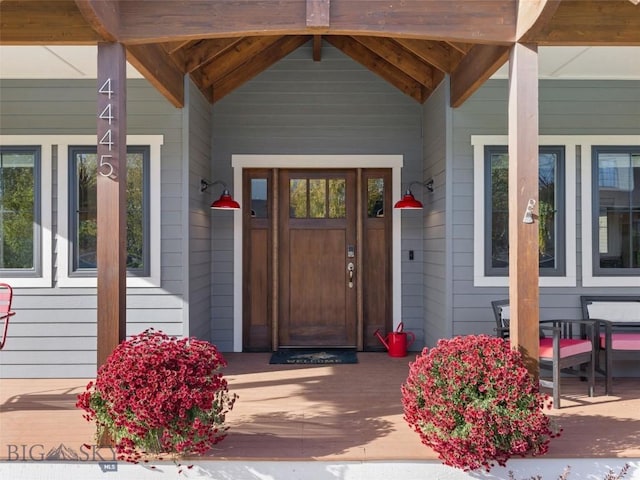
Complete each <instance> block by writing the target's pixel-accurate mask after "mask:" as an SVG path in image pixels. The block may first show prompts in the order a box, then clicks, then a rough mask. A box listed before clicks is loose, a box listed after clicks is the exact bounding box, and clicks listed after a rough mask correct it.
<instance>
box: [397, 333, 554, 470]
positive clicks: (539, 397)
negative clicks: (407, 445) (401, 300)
mask: <svg viewBox="0 0 640 480" xmlns="http://www.w3.org/2000/svg"><path fill="white" fill-rule="evenodd" d="M402 403H403V406H404V418H405V420H406V421H407V423H408V424H409V425H410V426H411V427H412V428H413V429H414V430H415V431H416V432H417V433H418V434H419V435H420V437H421V439H422V443H424V444H425V445H427V446H429V447H431V448H432V449H433V450H435V451H436V452H437V453H438V456H439V458H440V459H441V460H442V461H443V463H444V464H446V465H450V466H453V467H457V468H460V469H463V470H475V469H478V468H484V469H486V470H487V471H488V470H490V469H491V467H492V466H494V464H495V463H497V464H498V465H505V464H506V462H507V460H508V459H509V458H510V457H512V456H525V455H542V454H544V453H546V452H547V450H548V448H549V442H550V439H551V438H553V437H554V436H556V435H557V434H556V433H554V432H553V431H552V428H551V424H550V419H549V417H548V416H547V415H545V413H544V407H545V404H547V406H549V403H548V396H547V395H544V394H542V393H540V392H539V388H538V385H537V383H536V382H535V381H534V379H533V377H532V376H531V375H530V374H529V372H528V371H527V369H526V368H525V366H524V363H523V361H522V357H521V355H520V353H518V352H517V351H515V350H513V349H511V347H510V345H509V342H508V340H504V339H502V338H497V337H490V336H486V335H478V336H476V335H469V336H461V337H455V338H452V339H443V340H440V341H439V342H438V344H437V346H436V347H435V348H433V349H431V350H429V349H426V348H425V349H424V350H423V351H422V353H421V354H420V355H418V356H417V357H416V361H415V362H413V363H411V364H410V370H409V376H408V378H407V381H406V383H405V384H404V385H402Z"/></svg>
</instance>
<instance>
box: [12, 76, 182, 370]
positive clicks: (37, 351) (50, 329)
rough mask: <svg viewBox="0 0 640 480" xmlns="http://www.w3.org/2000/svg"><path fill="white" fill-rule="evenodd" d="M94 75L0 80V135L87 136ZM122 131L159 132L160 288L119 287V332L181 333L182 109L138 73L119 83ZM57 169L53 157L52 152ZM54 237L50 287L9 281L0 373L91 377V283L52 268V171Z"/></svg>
mask: <svg viewBox="0 0 640 480" xmlns="http://www.w3.org/2000/svg"><path fill="white" fill-rule="evenodd" d="M95 105H96V82H95V80H87V81H75V80H74V81H70V80H3V81H2V83H0V134H3V135H38V134H41V135H55V134H68V135H95V133H96V130H95V129H96V120H95V118H96V111H95V108H96V107H95ZM127 133H128V134H132V135H145V134H148V135H163V136H164V144H163V146H162V150H161V155H162V157H161V165H160V170H161V182H162V183H161V193H162V202H161V205H152V208H162V209H163V211H162V221H161V231H162V239H161V265H162V268H161V288H129V289H128V290H127V299H126V301H127V335H133V334H136V333H139V332H140V331H142V330H144V329H146V328H149V327H155V328H156V329H161V330H163V331H165V332H167V333H169V334H172V335H182V334H183V318H182V309H183V299H182V294H183V282H184V276H183V275H184V271H183V268H184V266H183V264H182V262H181V260H180V256H181V254H182V250H183V248H182V241H183V239H184V237H185V235H186V233H185V230H186V227H187V225H186V222H185V220H184V218H185V215H184V214H183V212H182V210H181V198H182V187H181V181H182V175H181V169H182V111H181V110H179V109H176V108H174V107H173V106H172V105H170V104H169V103H168V102H167V101H166V100H165V99H164V98H162V96H161V95H160V94H159V93H158V92H157V91H156V90H155V89H154V88H152V87H151V86H150V85H149V84H148V83H147V82H146V81H144V80H130V81H128V82H127ZM54 169H56V170H57V157H55V156H54ZM52 179H53V182H54V190H53V192H52V201H51V208H52V220H53V233H54V244H53V245H52V246H51V248H52V252H53V255H54V256H53V259H54V286H53V288H16V289H14V303H13V307H14V310H15V311H16V315H15V316H14V317H13V318H12V321H11V323H10V325H9V333H8V340H7V344H6V346H5V348H4V349H3V350H2V351H1V352H0V377H12V378H16V377H25V378H29V377H92V376H94V375H95V371H96V365H95V363H96V318H97V312H96V304H97V301H96V289H95V288H61V287H58V285H57V281H56V280H57V277H56V274H57V272H58V271H59V270H60V269H61V268H65V266H63V265H58V261H57V255H56V254H57V252H58V251H59V250H60V249H61V248H66V247H65V244H63V243H57V240H56V235H55V234H56V232H57V229H58V225H57V214H58V211H57V198H58V189H59V188H67V185H58V183H57V173H56V171H55V170H54V171H53V172H52Z"/></svg>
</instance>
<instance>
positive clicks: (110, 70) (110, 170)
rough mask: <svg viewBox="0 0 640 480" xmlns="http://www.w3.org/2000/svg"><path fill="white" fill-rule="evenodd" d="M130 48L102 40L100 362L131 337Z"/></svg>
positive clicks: (99, 71) (99, 98) (99, 120)
mask: <svg viewBox="0 0 640 480" xmlns="http://www.w3.org/2000/svg"><path fill="white" fill-rule="evenodd" d="M126 64H127V62H126V52H125V48H124V46H123V45H122V44H119V43H99V44H98V84H97V96H98V112H97V116H98V156H97V161H98V173H97V176H98V179H97V190H98V199H97V209H98V213H97V216H98V234H97V237H98V238H97V242H98V245H97V257H98V366H100V365H102V364H103V363H104V362H105V361H106V359H107V357H108V356H109V355H110V354H111V352H112V351H113V349H114V348H115V347H116V346H117V345H118V344H119V343H120V342H121V341H122V340H124V339H125V337H126V325H127V322H126V258H127V251H126V236H127V228H126V214H127V191H126V179H127V168H126V167H127V123H126V118H127V111H126Z"/></svg>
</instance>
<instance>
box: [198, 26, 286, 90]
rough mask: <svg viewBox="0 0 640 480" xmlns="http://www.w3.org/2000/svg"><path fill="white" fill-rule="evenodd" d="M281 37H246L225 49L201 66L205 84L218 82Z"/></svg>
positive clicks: (260, 53)
mask: <svg viewBox="0 0 640 480" xmlns="http://www.w3.org/2000/svg"><path fill="white" fill-rule="evenodd" d="M280 38H281V37H274V36H268V37H246V38H243V39H242V40H241V41H240V42H238V43H236V44H235V45H234V46H233V48H231V49H229V50H227V51H225V52H224V53H222V54H221V55H219V56H218V57H216V58H215V59H213V60H212V61H211V62H209V63H207V64H206V65H205V66H203V67H202V75H203V81H204V85H205V86H209V85H213V84H214V83H216V82H219V81H220V79H222V78H224V77H225V76H226V75H228V74H229V73H231V72H233V71H234V70H235V69H236V68H238V67H239V66H240V65H242V64H244V63H246V62H247V61H248V60H249V59H251V58H253V57H257V56H259V55H262V52H263V51H264V50H265V49H267V48H269V47H270V46H271V45H273V44H274V43H276V42H277V41H278V40H280Z"/></svg>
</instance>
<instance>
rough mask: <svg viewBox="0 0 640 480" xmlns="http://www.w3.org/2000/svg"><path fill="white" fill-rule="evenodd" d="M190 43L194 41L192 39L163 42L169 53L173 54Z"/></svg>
mask: <svg viewBox="0 0 640 480" xmlns="http://www.w3.org/2000/svg"><path fill="white" fill-rule="evenodd" d="M190 43H192V41H191V40H179V41H177V42H166V43H164V44H162V47H163V48H164V49H165V51H166V52H167V53H168V54H173V53H176V52H177V51H178V50H180V49H182V48H185V47H187V46H188V45H189V44H190Z"/></svg>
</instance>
